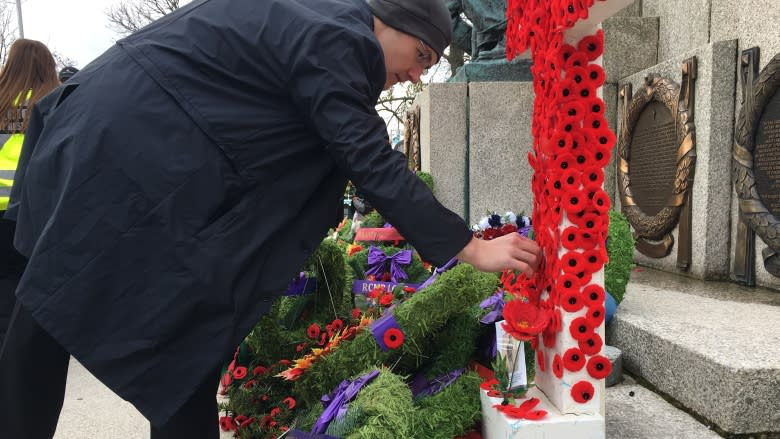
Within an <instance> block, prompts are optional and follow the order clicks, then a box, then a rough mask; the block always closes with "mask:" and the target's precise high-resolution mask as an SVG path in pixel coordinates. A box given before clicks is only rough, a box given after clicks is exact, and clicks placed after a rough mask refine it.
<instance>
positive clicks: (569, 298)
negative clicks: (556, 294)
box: [561, 291, 585, 312]
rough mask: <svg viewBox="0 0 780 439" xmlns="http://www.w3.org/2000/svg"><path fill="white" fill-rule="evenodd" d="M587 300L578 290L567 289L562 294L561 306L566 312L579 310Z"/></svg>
mask: <svg viewBox="0 0 780 439" xmlns="http://www.w3.org/2000/svg"><path fill="white" fill-rule="evenodd" d="M584 305H585V302H584V301H583V300H582V295H580V293H578V292H576V291H567V292H565V293H563V294H562V295H561V307H562V308H563V310H564V311H566V312H577V311H579V310H581V309H582V307H583V306H584Z"/></svg>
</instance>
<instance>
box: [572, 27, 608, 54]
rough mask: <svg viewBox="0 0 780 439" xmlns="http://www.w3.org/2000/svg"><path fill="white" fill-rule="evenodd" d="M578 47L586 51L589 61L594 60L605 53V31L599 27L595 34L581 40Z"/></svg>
mask: <svg viewBox="0 0 780 439" xmlns="http://www.w3.org/2000/svg"><path fill="white" fill-rule="evenodd" d="M577 49H578V50H579V51H580V52H581V53H585V54H586V55H587V57H588V61H593V60H595V59H596V58H598V57H600V56H601V54H602V53H604V31H603V30H601V29H599V30H598V31H597V32H596V34H595V35H589V36H587V37H585V38H583V39H581V40H580V42H579V43H578V44H577Z"/></svg>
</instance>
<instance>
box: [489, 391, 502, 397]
mask: <svg viewBox="0 0 780 439" xmlns="http://www.w3.org/2000/svg"><path fill="white" fill-rule="evenodd" d="M487 396H490V397H492V398H501V397H502V396H504V394H503V393H501V391H499V390H496V389H490V390H488V391H487Z"/></svg>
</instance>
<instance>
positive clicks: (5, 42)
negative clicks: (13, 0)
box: [0, 3, 16, 64]
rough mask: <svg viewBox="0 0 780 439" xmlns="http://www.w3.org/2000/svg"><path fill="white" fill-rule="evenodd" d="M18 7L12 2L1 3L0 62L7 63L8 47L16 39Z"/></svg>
mask: <svg viewBox="0 0 780 439" xmlns="http://www.w3.org/2000/svg"><path fill="white" fill-rule="evenodd" d="M14 17H16V9H15V8H14V6H13V5H12V4H10V3H0V64H5V59H6V58H7V57H8V49H10V48H11V44H13V43H14V41H16V24H15V23H16V22H15V21H14Z"/></svg>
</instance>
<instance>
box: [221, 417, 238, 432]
mask: <svg viewBox="0 0 780 439" xmlns="http://www.w3.org/2000/svg"><path fill="white" fill-rule="evenodd" d="M219 428H221V429H222V431H233V430H235V429H236V423H235V422H234V421H233V418H231V417H230V416H222V417H220V418H219Z"/></svg>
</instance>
